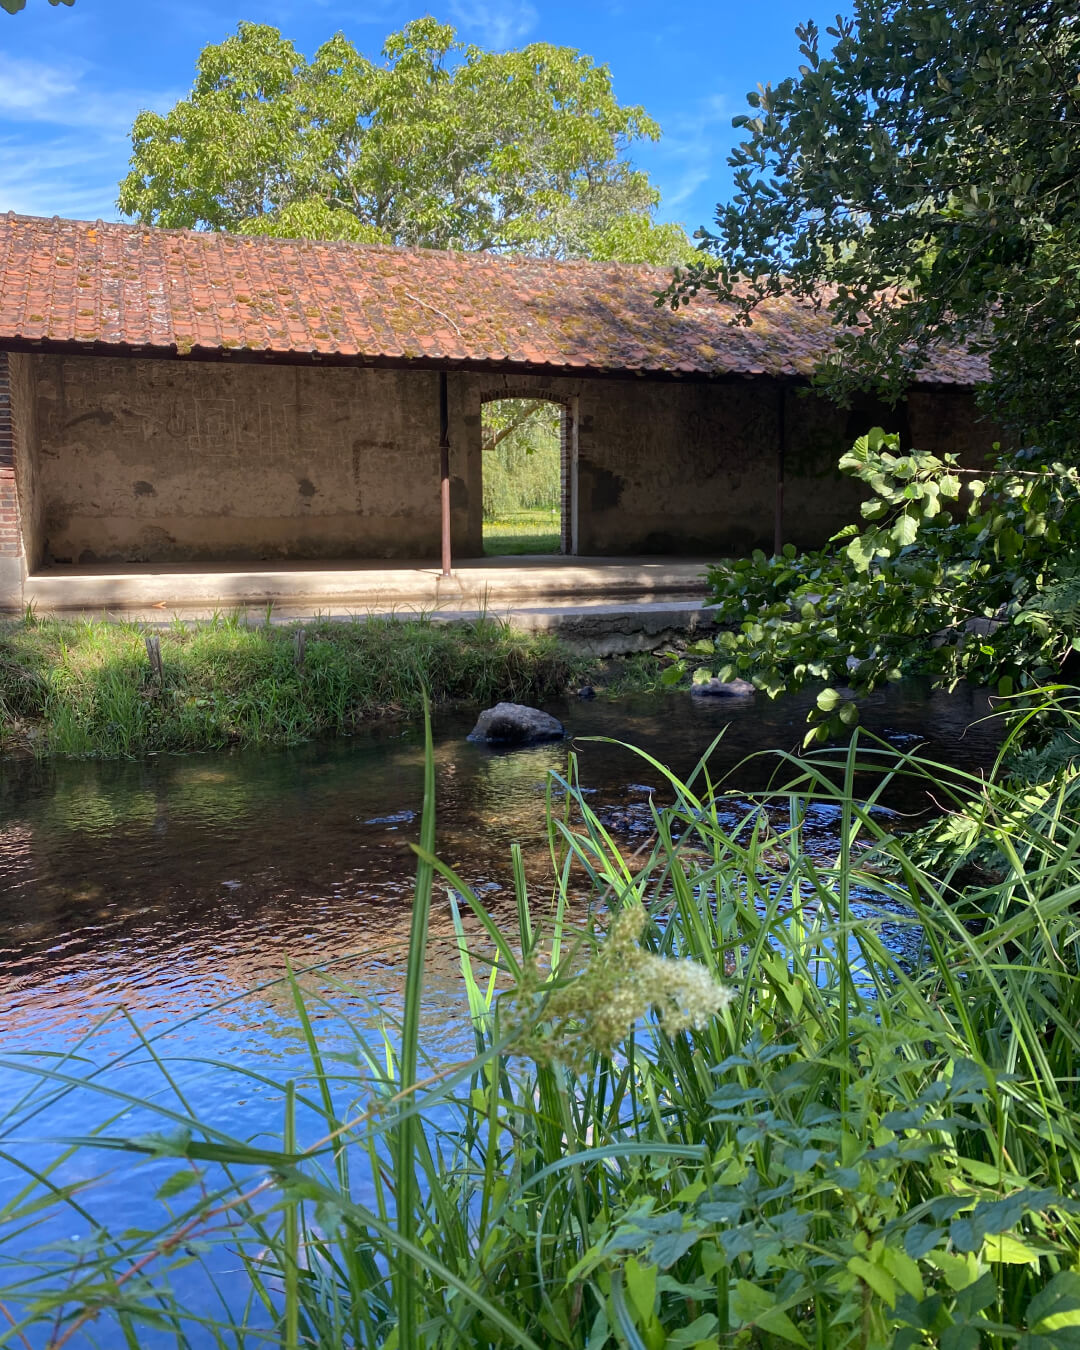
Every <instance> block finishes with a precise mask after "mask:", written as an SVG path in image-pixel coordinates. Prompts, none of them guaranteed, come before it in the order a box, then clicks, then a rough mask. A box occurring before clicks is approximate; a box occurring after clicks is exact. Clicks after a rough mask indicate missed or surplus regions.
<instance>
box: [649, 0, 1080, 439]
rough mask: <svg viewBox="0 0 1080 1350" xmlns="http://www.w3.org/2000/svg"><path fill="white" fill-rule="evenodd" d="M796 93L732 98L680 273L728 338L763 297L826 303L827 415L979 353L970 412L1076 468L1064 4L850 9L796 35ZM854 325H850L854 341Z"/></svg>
mask: <svg viewBox="0 0 1080 1350" xmlns="http://www.w3.org/2000/svg"><path fill="white" fill-rule="evenodd" d="M797 32H798V36H799V38H800V41H801V51H802V55H803V57H804V64H803V65H802V66H801V67H800V73H799V75H798V76H794V77H792V78H790V79H786V80H784V81H783V82H782V83H780V84H779V85H777V86H776V88H771V87H768V86H766V87H763V88H759V90H758V92H757V93H755V94H751V95H749V101H750V104H751V105H752V112H751V113H750V114H749V115H748V116H745V117H741V118H737V119H736V125H741V126H743V127H745V129H746V130H747V131H748V132H749V133H750V134H749V139H748V140H746V141H745V142H744V143H743V144H742V145H741V146H739V148H738V149H737V151H736V152H735V154H734V155H733V157H732V159H731V161H730V162H731V164H732V165H733V167H734V169H735V182H736V192H735V195H734V197H733V198H732V200H731V201H730V202H729V203H728V204H726V205H721V206H719V207H718V208H717V215H716V229H715V231H714V232H712V233H707V235H706V238H705V244H704V247H705V248H706V249H707V250H708V251H709V252H710V253H711V254H712V255H714V257H713V258H712V259H709V261H708V262H707V263H706V262H704V261H703V262H702V263H701V264H699V265H697V266H695V267H692V268H690V269H687V270H685V271H683V272H681V273H680V274H679V277H678V281H677V283H676V284H675V286H674V287H673V288H672V290H671V291H670V292H669V294H668V297H667V298H668V299H669V300H671V301H672V302H673V303H675V304H679V303H683V302H685V301H686V300H687V299H688V298H689V297H690V296H692V295H693V294H694V293H695V292H696V291H697V290H699V289H702V288H704V289H707V290H712V291H715V292H716V293H717V294H718V295H719V296H721V297H723V298H725V299H731V300H734V301H735V303H736V304H737V306H738V307H739V312H740V315H741V317H742V318H743V320H744V321H747V322H748V321H750V319H751V318H752V315H753V311H754V309H755V308H756V306H757V305H758V304H759V303H760V302H761V301H762V300H763V299H764V298H766V297H769V296H777V295H781V294H789V295H794V296H800V297H813V298H814V299H815V300H816V301H817V302H818V303H824V304H825V305H826V306H827V307H828V309H829V311H830V312H831V314H832V316H833V318H834V319H835V321H836V322H837V324H838V325H851V326H852V327H851V328H849V329H848V331H846V332H843V333H842V334H841V335H840V336H839V342H838V347H837V350H836V352H835V354H834V356H833V357H832V359H831V360H830V362H828V363H827V364H826V365H825V366H823V368H822V371H821V372H820V373H821V377H822V379H823V381H824V382H825V383H826V384H827V385H828V386H829V387H831V389H832V390H833V391H834V392H835V393H836V394H837V395H838V396H840V397H843V396H845V395H846V394H848V393H850V391H851V390H852V388H853V387H855V386H862V387H865V386H867V385H870V384H874V385H877V386H878V387H880V388H884V389H885V390H886V391H887V392H890V393H892V394H893V395H895V394H897V393H899V391H900V390H901V389H902V388H903V387H904V385H905V384H906V383H907V382H908V381H909V379H910V377H911V375H912V373H913V372H914V371H915V370H917V369H918V368H919V367H920V366H922V365H923V364H924V363H925V362H926V361H927V360H928V359H929V358H930V356H931V354H932V352H933V349H934V347H935V345H936V344H938V343H940V342H957V341H959V342H968V343H970V344H971V345H973V346H974V347H977V348H981V349H984V350H986V351H987V352H988V354H989V359H990V369H991V378H990V381H989V384H988V387H987V389H986V390H985V391H984V403H985V406H987V407H988V409H989V410H991V411H992V412H993V413H994V414H995V415H996V416H997V417H998V418H999V419H1000V420H1001V422H1002V423H1003V424H1005V425H1006V426H1008V427H1009V428H1010V429H1011V430H1012V431H1013V432H1014V433H1016V435H1017V436H1018V437H1019V438H1021V439H1028V440H1032V439H1038V440H1040V441H1041V443H1043V444H1044V445H1051V446H1053V447H1054V448H1055V449H1057V450H1060V451H1061V452H1062V453H1065V452H1066V451H1068V452H1069V453H1070V454H1071V456H1072V457H1073V458H1075V455H1076V450H1075V446H1074V445H1073V441H1074V439H1075V429H1076V425H1077V418H1078V416H1080V348H1078V345H1077V334H1078V323H1077V315H1078V314H1080V84H1078V82H1077V71H1078V70H1080V4H1078V3H1077V0H855V6H854V16H853V18H851V19H850V20H843V19H837V21H836V25H835V27H831V28H829V29H828V33H829V35H830V36H831V37H832V38H833V39H834V40H835V41H834V46H833V49H832V51H831V53H830V54H827V55H826V54H823V53H822V51H821V50H820V46H819V33H818V30H817V28H816V27H815V25H814V24H812V23H810V24H807V25H805V27H802V28H799V29H798V30H797ZM855 325H861V327H859V328H855V327H854V326H855Z"/></svg>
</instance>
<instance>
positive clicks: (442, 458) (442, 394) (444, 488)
mask: <svg viewBox="0 0 1080 1350" xmlns="http://www.w3.org/2000/svg"><path fill="white" fill-rule="evenodd" d="M439 485H440V492H441V495H442V574H443V576H444V577H448V576H449V575H450V568H451V564H452V558H451V556H450V403H449V398H448V395H447V391H446V371H445V370H441V371H439Z"/></svg>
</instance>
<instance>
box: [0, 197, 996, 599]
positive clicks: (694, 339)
mask: <svg viewBox="0 0 1080 1350" xmlns="http://www.w3.org/2000/svg"><path fill="white" fill-rule="evenodd" d="M668 281H669V273H668V272H667V271H666V270H665V269H658V268H647V267H630V266H621V265H616V264H607V263H563V262H550V261H538V260H530V259H520V258H505V257H497V256H494V255H491V254H462V253H441V252H435V251H431V250H422V249H397V248H384V247H377V246H370V245H356V244H348V243H336V242H333V243H314V242H307V241H299V240H281V239H270V238H241V237H237V236H230V235H225V234H212V233H201V232H195V231H182V230H158V229H152V228H149V227H146V226H139V225H122V224H103V223H102V222H100V221H98V222H96V223H88V222H84V221H72V220H60V219H56V218H54V219H38V218H31V217H25V216H15V215H10V214H9V215H7V216H0V606H2V607H3V608H4V609H5V610H15V609H18V608H20V607H21V606H22V605H23V604H24V602H25V601H26V599H27V598H28V597H30V598H32V597H33V594H34V591H33V583H34V581H35V578H57V577H61V578H71V579H72V584H74V579H76V578H78V577H80V576H88V575H94V574H104V573H108V574H109V575H110V576H111V577H113V578H116V577H123V576H124V575H125V574H128V573H130V574H131V575H132V576H136V575H139V574H146V573H147V572H148V571H149V572H151V573H152V572H153V571H154V569H155V568H160V569H161V570H162V572H163V573H166V572H168V571H169V570H170V569H171V570H172V571H177V570H186V571H187V572H189V573H190V572H192V571H200V570H202V571H205V573H206V575H207V578H208V580H207V583H206V586H205V587H204V594H205V595H206V597H207V598H209V599H213V598H214V582H213V576H214V575H225V573H226V572H227V571H228V568H229V567H233V568H234V569H235V568H244V569H248V570H257V569H260V568H261V569H273V568H274V567H287V566H290V567H295V566H297V565H299V564H303V563H310V564H311V565H312V566H313V567H318V566H323V567H326V566H329V565H330V563H331V562H335V563H336V564H337V565H338V566H339V567H345V568H348V567H349V566H350V564H355V565H356V566H357V567H362V566H365V565H367V566H370V563H371V560H376V559H382V560H386V562H385V563H384V564H383V565H384V566H386V567H390V568H392V567H394V566H396V565H400V566H401V567H427V568H442V569H444V570H446V571H449V570H450V569H454V568H456V567H457V566H458V565H459V563H460V562H461V561H462V560H466V559H470V558H476V557H478V556H479V555H480V554H481V553H482V539H481V530H482V521H481V505H482V496H483V494H482V477H483V472H484V468H483V461H484V454H483V451H482V449H481V409H482V406H483V404H484V402H485V401H486V400H492V399H499V398H505V397H514V396H522V397H528V398H542V399H551V400H553V401H554V402H556V403H557V404H558V405H559V406H560V408H561V409H562V428H563V437H562V443H563V454H562V531H561V538H562V552H563V553H564V554H567V555H578V556H579V557H581V558H583V559H588V558H595V559H605V558H606V559H616V558H618V559H628V558H640V557H642V556H643V555H644V556H666V557H669V558H670V557H675V558H678V557H692V558H713V559H719V558H722V557H730V556H732V555H738V554H743V553H745V552H747V551H748V550H750V549H752V548H754V547H758V546H760V547H763V548H766V549H771V548H772V547H773V546H774V544H775V543H776V542H778V541H781V540H782V541H785V542H786V541H790V542H792V543H794V544H796V545H817V544H821V543H822V542H823V541H824V540H826V539H827V538H828V537H829V536H830V535H831V534H832V533H834V531H835V530H836V529H838V528H839V527H840V526H841V525H843V524H845V523H846V522H848V521H849V520H852V519H855V518H857V509H858V508H857V503H858V488H857V485H855V484H854V483H852V482H851V481H850V480H848V479H846V478H844V477H842V476H841V475H839V474H838V472H837V470H836V462H837V459H838V457H839V454H840V453H841V452H842V451H843V450H844V449H845V448H847V447H848V446H849V445H850V443H851V441H852V439H853V438H854V436H855V435H858V434H860V433H862V432H863V431H865V430H866V429H867V428H868V427H869V426H870V425H872V424H874V423H879V424H883V425H885V426H886V427H889V428H891V429H895V430H898V431H900V432H901V434H902V436H903V438H904V440H905V441H906V442H907V443H909V444H911V445H915V446H918V447H920V448H924V449H927V450H933V451H937V452H941V451H954V452H958V453H959V454H960V455H961V456H963V457H964V459H965V460H966V461H967V462H978V460H979V459H980V458H981V457H982V456H983V455H984V454H985V452H986V451H987V450H988V449H989V447H990V445H991V443H992V441H993V439H994V434H993V429H992V428H991V427H990V426H988V424H986V423H985V422H984V421H981V420H980V419H979V417H978V415H977V414H976V412H975V409H974V405H973V401H972V388H973V386H974V385H975V383H976V382H977V381H978V380H979V379H980V378H982V376H983V374H984V371H983V366H982V363H981V361H980V360H979V359H978V358H975V357H973V356H971V355H970V354H968V353H965V352H960V351H945V352H942V353H941V354H940V356H939V357H938V358H937V360H936V362H935V364H934V365H933V367H932V368H930V369H928V370H926V371H925V372H924V373H923V374H922V376H921V377H920V379H919V382H918V383H917V384H915V385H914V386H913V387H912V388H911V389H910V391H909V392H908V396H907V399H906V401H905V402H904V403H902V404H900V405H899V406H898V407H897V408H896V409H895V410H892V411H890V410H888V409H886V408H882V407H880V406H872V405H869V404H867V405H866V406H862V407H856V408H853V409H848V410H841V409H838V408H836V407H834V406H833V405H831V404H830V403H828V402H826V401H824V400H823V399H821V398H818V397H815V396H813V395H808V394H807V392H806V391H807V388H808V377H809V375H810V372H811V370H812V367H813V365H814V363H815V361H816V360H817V359H818V358H819V357H820V355H821V354H822V352H823V351H824V350H825V349H826V346H827V344H828V342H829V340H830V329H829V324H828V320H827V317H826V316H825V315H824V314H822V313H820V312H816V311H815V310H814V309H813V308H812V307H810V306H804V305H798V304H794V303H790V302H775V303H771V304H770V305H768V306H766V307H765V308H764V309H763V310H762V311H761V312H760V313H759V315H758V316H757V318H756V320H755V322H754V324H753V325H752V326H751V327H749V328H746V327H733V326H731V325H729V323H728V317H729V316H728V313H727V311H726V310H725V309H724V308H723V307H722V306H721V305H719V304H718V303H717V302H716V301H715V300H714V299H712V298H708V297H704V296H702V297H700V298H699V299H698V300H696V301H695V302H694V303H692V304H691V305H690V306H689V307H686V308H683V309H680V310H678V311H677V312H672V310H671V309H670V308H658V307H657V305H656V303H655V297H656V294H657V292H658V291H660V290H662V289H663V288H664V286H665V285H666V284H667V283H668ZM365 560H366V562H365ZM554 561H558V560H554ZM514 565H518V564H517V562H516V560H515V562H514ZM220 599H221V600H222V602H223V603H227V602H228V600H229V599H230V595H229V594H228V593H226V592H225V591H224V590H223V593H222V595H221V597H220Z"/></svg>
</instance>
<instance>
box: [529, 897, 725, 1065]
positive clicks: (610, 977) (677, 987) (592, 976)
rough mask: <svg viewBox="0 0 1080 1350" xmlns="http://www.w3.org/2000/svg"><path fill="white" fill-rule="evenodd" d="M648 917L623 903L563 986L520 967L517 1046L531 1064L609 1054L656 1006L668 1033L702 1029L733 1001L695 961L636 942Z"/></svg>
mask: <svg viewBox="0 0 1080 1350" xmlns="http://www.w3.org/2000/svg"><path fill="white" fill-rule="evenodd" d="M647 921H648V916H647V914H646V912H645V908H644V906H643V905H641V904H633V905H628V906H627V907H626V908H625V909H623V910H620V911H619V913H618V914H616V915H615V917H614V918H613V919H612V921H611V924H610V926H609V928H608V931H607V935H606V937H605V939H604V941H603V942H602V943H601V944H600V947H599V949H598V950H597V952H596V955H595V956H594V957H593V958H592V960H591V961H590V962H589V963H588V965H587V966H586V967H585V969H584V970H583V971H582V972H581V973H580V974H579V975H577V976H575V977H574V978H573V979H572V980H570V981H568V982H567V983H565V984H554V985H553V984H552V983H551V982H550V981H547V980H545V979H544V977H543V975H542V974H541V972H540V971H539V969H538V968H537V966H536V964H535V962H534V961H531V962H529V963H528V964H527V966H526V969H525V971H524V972H523V976H522V979H521V981H520V982H519V984H518V988H517V991H516V998H515V1019H514V1020H515V1022H516V1026H517V1028H518V1031H517V1034H516V1036H515V1039H516V1041H517V1047H518V1049H519V1050H520V1051H521V1052H522V1053H524V1054H528V1055H530V1056H531V1057H532V1058H534V1059H538V1060H542V1061H546V1060H559V1061H560V1062H562V1063H564V1064H566V1065H567V1066H568V1067H576V1066H579V1065H581V1064H583V1063H584V1062H585V1061H586V1060H587V1058H588V1056H589V1055H590V1054H592V1053H596V1054H601V1055H611V1054H612V1053H613V1052H614V1050H615V1048H616V1047H617V1046H618V1045H619V1044H620V1043H621V1042H622V1041H623V1040H624V1039H625V1037H626V1036H627V1034H628V1032H629V1031H630V1030H631V1028H632V1027H633V1026H634V1024H635V1023H636V1022H637V1021H639V1020H640V1019H641V1018H642V1017H644V1016H645V1015H646V1014H647V1013H648V1012H649V1011H650V1010H652V1009H655V1010H656V1011H657V1013H658V1014H659V1017H660V1024H661V1026H662V1027H663V1029H664V1031H665V1032H666V1033H667V1034H668V1035H669V1036H676V1035H678V1034H679V1032H682V1031H691V1030H702V1029H703V1028H704V1027H705V1026H707V1024H708V1022H709V1020H710V1019H711V1018H713V1017H715V1016H716V1015H717V1013H719V1012H720V1011H721V1010H722V1009H723V1008H725V1007H726V1006H727V1005H728V1003H730V1002H731V999H732V997H733V995H732V992H731V990H730V989H728V988H727V987H726V986H725V985H723V984H721V983H720V982H719V981H718V980H717V979H716V978H715V977H714V976H713V974H712V972H711V971H710V970H708V969H707V968H706V967H705V966H703V965H700V964H698V963H697V962H696V961H689V960H678V959H674V958H671V957H666V956H657V955H656V954H655V953H654V952H650V951H647V950H646V949H645V948H644V947H642V945H641V936H642V933H643V932H644V930H645V925H646V923H647Z"/></svg>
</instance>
